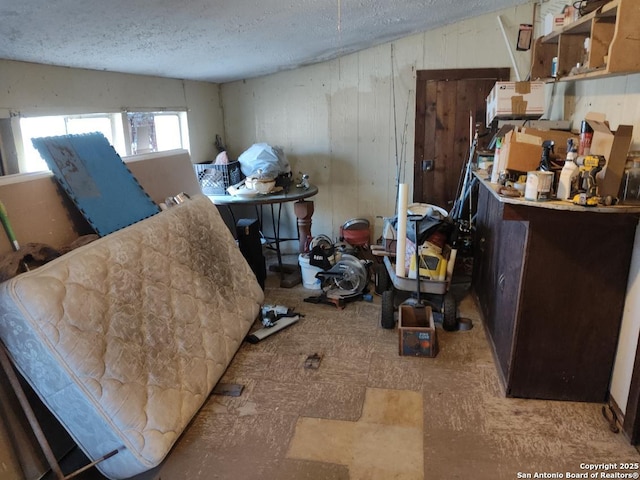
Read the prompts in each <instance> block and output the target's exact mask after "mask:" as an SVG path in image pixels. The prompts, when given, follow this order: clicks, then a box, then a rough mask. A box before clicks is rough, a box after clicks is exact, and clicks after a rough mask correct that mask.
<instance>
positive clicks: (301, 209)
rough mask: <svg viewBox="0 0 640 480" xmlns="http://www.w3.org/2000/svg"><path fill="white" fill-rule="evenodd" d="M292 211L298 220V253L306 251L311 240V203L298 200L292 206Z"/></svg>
mask: <svg viewBox="0 0 640 480" xmlns="http://www.w3.org/2000/svg"><path fill="white" fill-rule="evenodd" d="M293 210H294V212H295V214H296V217H297V218H298V240H299V242H300V247H299V250H300V253H304V252H306V251H307V249H308V247H309V240H310V239H311V217H312V216H313V202H312V201H311V200H298V201H297V202H295V203H294V204H293Z"/></svg>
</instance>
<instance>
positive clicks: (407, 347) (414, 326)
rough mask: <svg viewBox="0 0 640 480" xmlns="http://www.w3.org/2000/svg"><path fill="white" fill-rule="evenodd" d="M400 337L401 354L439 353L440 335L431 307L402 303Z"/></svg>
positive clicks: (399, 309)
mask: <svg viewBox="0 0 640 480" xmlns="http://www.w3.org/2000/svg"><path fill="white" fill-rule="evenodd" d="M398 337H399V353H400V355H406V356H414V357H435V356H436V355H437V354H438V335H437V332H436V326H435V323H434V321H433V312H432V311H431V307H427V306H425V307H418V308H416V307H412V306H411V305H400V307H399V308H398Z"/></svg>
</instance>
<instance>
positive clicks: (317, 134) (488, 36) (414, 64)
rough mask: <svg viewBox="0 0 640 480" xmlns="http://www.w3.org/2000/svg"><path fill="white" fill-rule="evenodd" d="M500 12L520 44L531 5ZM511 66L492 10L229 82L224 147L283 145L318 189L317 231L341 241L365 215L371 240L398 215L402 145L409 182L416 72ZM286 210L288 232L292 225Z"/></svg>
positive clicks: (522, 56) (524, 58)
mask: <svg viewBox="0 0 640 480" xmlns="http://www.w3.org/2000/svg"><path fill="white" fill-rule="evenodd" d="M500 15H501V17H502V19H503V22H504V25H505V27H506V30H507V33H508V36H509V37H510V38H511V39H512V44H513V45H515V42H516V38H517V32H518V27H519V24H520V23H531V22H532V21H533V7H532V5H525V6H521V7H517V8H510V9H508V10H504V11H502V12H500ZM515 56H516V58H517V61H518V68H519V70H520V71H521V72H525V73H526V72H528V70H529V64H530V56H529V52H515ZM510 66H511V62H510V59H509V54H508V51H507V47H506V44H505V42H504V39H503V37H502V33H501V31H500V27H499V24H498V21H497V15H496V14H491V15H484V16H481V17H478V18H475V19H472V20H468V21H464V22H460V23H457V24H454V25H450V26H447V27H444V28H440V29H437V30H434V31H431V32H428V33H424V34H419V35H413V36H410V37H407V38H405V39H402V40H399V41H395V42H393V43H392V44H390V43H387V44H385V45H381V46H378V47H375V48H371V49H368V50H365V51H362V52H360V53H356V54H352V55H348V56H344V57H342V58H339V59H337V60H332V61H328V62H324V63H321V64H317V65H312V66H307V67H303V68H299V69H297V70H293V71H286V72H281V73H278V74H274V75H270V76H265V77H261V78H256V79H253V80H246V81H238V82H234V83H228V84H223V85H222V87H221V90H222V102H223V107H224V119H225V131H226V133H227V136H226V138H227V143H228V145H227V146H228V148H229V150H230V153H231V154H232V156H237V155H239V154H240V153H241V152H242V151H244V150H245V149H246V148H248V147H249V146H250V145H251V144H253V143H255V142H267V143H269V144H272V145H279V146H282V147H283V148H284V151H285V153H286V154H287V156H288V158H289V160H290V162H291V164H292V168H293V171H294V172H295V173H296V174H298V173H299V172H305V173H308V174H309V175H310V177H311V182H312V183H315V184H317V185H318V187H319V189H320V192H319V194H318V195H317V196H316V197H314V201H315V214H314V216H313V225H312V233H313V234H314V235H319V234H326V235H329V236H331V237H333V238H336V237H337V236H338V235H339V232H340V225H342V224H343V223H344V222H345V221H346V220H348V219H350V218H354V217H364V218H367V219H368V220H369V221H370V222H371V224H372V225H375V232H374V240H375V239H376V238H377V237H378V236H379V235H380V233H381V226H382V220H381V219H379V218H376V217H377V216H392V215H393V214H394V209H395V196H396V170H397V166H396V144H397V151H398V156H399V157H400V153H401V152H402V151H405V155H404V157H403V161H399V162H398V163H399V164H400V165H401V166H403V167H404V172H405V175H403V176H401V181H404V182H407V183H409V184H412V178H413V173H412V172H413V144H414V123H415V88H416V70H419V69H443V68H481V67H510ZM392 74H393V75H392ZM392 86H395V109H394V96H393V92H392ZM394 123H395V124H397V131H396V130H395V128H394ZM405 123H406V125H407V128H406V132H405V128H404V125H405ZM403 138H405V139H406V142H405V147H404V148H403V145H402V139H403ZM410 195H411V194H410ZM287 207H289V209H288V216H287V217H286V218H285V219H284V222H283V228H284V227H286V226H289V227H290V228H293V227H292V226H295V217H294V216H293V215H292V212H291V209H290V207H291V206H290V205H288V206H287ZM294 247H295V245H293V244H291V245H289V248H294Z"/></svg>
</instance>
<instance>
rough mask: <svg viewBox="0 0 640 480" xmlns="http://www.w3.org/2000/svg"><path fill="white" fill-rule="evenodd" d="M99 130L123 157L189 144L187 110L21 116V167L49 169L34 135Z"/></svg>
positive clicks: (184, 146)
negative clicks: (36, 144) (35, 144)
mask: <svg viewBox="0 0 640 480" xmlns="http://www.w3.org/2000/svg"><path fill="white" fill-rule="evenodd" d="M90 132H100V133H102V134H103V135H104V136H105V138H106V139H107V140H108V141H109V143H110V144H111V145H113V147H114V149H115V150H116V152H118V155H120V156H121V157H125V156H129V155H136V154H139V153H149V152H162V151H166V150H173V149H176V148H185V149H188V148H189V142H188V134H187V114H186V112H173V111H172V112H126V113H99V114H91V115H64V116H63V115H57V116H47V117H23V118H21V119H20V133H21V136H22V148H23V153H22V158H21V161H20V171H21V172H23V173H26V172H37V171H42V170H48V167H47V164H46V162H45V161H44V160H43V159H42V157H41V156H40V153H39V152H38V151H37V150H36V149H35V148H33V144H32V142H31V139H32V138H37V137H50V136H56V135H66V134H80V133H90Z"/></svg>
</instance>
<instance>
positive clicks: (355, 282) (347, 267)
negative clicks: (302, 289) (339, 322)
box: [304, 254, 372, 308]
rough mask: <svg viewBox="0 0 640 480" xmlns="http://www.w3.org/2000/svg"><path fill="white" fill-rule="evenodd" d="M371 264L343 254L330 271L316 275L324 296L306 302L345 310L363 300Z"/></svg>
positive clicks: (308, 298)
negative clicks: (347, 304) (356, 301)
mask: <svg viewBox="0 0 640 480" xmlns="http://www.w3.org/2000/svg"><path fill="white" fill-rule="evenodd" d="M371 263H372V262H371V261H368V260H360V259H359V258H357V257H355V256H353V255H349V254H342V256H341V257H340V259H339V260H338V261H337V262H336V263H335V265H333V266H332V267H331V268H330V269H329V270H326V271H323V272H318V273H316V278H319V279H320V282H321V286H322V294H320V295H317V296H314V297H307V298H305V299H304V301H305V302H308V303H326V304H329V305H335V306H336V307H338V308H344V306H345V304H346V303H348V302H352V301H354V300H361V299H362V298H363V295H364V292H365V290H366V289H367V285H368V284H369V274H368V271H367V269H368V267H370V266H371Z"/></svg>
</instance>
